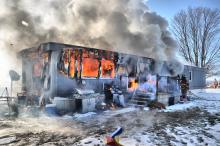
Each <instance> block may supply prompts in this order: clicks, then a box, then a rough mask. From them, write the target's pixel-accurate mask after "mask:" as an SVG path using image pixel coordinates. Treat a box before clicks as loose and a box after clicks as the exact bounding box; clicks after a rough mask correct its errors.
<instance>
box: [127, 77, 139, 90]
mask: <svg viewBox="0 0 220 146" xmlns="http://www.w3.org/2000/svg"><path fill="white" fill-rule="evenodd" d="M137 88H138V83H137V82H135V79H131V80H130V87H129V88H128V91H130V92H132V91H134V90H136V89H137Z"/></svg>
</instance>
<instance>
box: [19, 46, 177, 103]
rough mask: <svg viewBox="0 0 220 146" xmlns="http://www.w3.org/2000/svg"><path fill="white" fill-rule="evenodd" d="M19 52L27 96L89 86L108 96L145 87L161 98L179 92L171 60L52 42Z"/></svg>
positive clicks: (62, 93)
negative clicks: (110, 93) (112, 92)
mask: <svg viewBox="0 0 220 146" xmlns="http://www.w3.org/2000/svg"><path fill="white" fill-rule="evenodd" d="M18 56H19V57H21V59H22V85H23V90H24V91H25V92H26V94H27V96H37V97H39V96H41V97H43V98H44V99H47V100H48V99H53V98H54V97H70V96H72V95H73V94H74V93H76V91H78V92H87V91H88V90H90V91H93V92H95V93H105V96H106V97H105V98H108V92H109V91H112V90H117V91H118V92H120V93H119V94H126V95H130V96H131V95H133V93H134V92H136V90H137V89H140V90H142V89H145V88H151V92H152V94H154V96H155V97H156V94H157V97H159V98H158V99H161V100H163V98H160V97H164V96H167V97H168V96H169V97H170V96H178V95H179V88H178V81H177V79H176V78H175V77H174V76H176V75H175V71H174V70H172V67H170V66H169V63H168V62H157V61H155V60H154V59H151V58H147V57H140V56H135V55H129V54H124V53H118V52H113V51H108V50H101V49H95V48H87V47H82V46H74V45H67V44H60V43H53V42H50V43H43V44H41V45H40V46H39V47H37V48H30V49H25V50H22V51H20V52H19V53H18ZM146 83H147V84H146Z"/></svg>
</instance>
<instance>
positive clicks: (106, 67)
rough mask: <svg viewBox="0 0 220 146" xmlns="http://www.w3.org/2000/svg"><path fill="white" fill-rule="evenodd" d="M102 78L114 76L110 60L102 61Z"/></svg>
mask: <svg viewBox="0 0 220 146" xmlns="http://www.w3.org/2000/svg"><path fill="white" fill-rule="evenodd" d="M101 64H102V77H111V78H114V76H115V69H114V68H115V65H114V62H113V61H112V60H102V61H101Z"/></svg>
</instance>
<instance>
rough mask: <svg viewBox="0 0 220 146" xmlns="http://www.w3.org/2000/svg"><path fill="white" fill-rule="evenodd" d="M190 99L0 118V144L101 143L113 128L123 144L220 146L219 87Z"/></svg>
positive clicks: (89, 145)
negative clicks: (160, 106)
mask: <svg viewBox="0 0 220 146" xmlns="http://www.w3.org/2000/svg"><path fill="white" fill-rule="evenodd" d="M192 92H193V96H192V97H191V99H192V100H191V101H189V102H186V103H184V104H176V105H173V106H169V107H167V109H166V110H149V109H148V108H144V109H139V108H135V107H127V108H121V109H115V110H109V111H105V112H102V113H95V112H90V113H86V114H78V113H76V114H74V115H65V116H63V117H47V116H46V117H45V116H40V117H38V118H36V117H33V116H32V117H24V116H23V117H19V118H17V119H16V120H10V119H1V118H0V144H3V145H7V144H8V145H45V146H48V145H49V146H50V145H67V146H68V145H71V146H98V145H99V146H104V145H105V137H106V136H108V135H110V134H111V133H112V132H113V131H114V130H115V129H116V128H117V127H118V126H120V127H122V128H123V129H124V131H123V133H122V134H121V135H120V143H121V144H123V145H124V146H155V145H161V146H162V145H163V146H167V145H171V146H185V145H189V146H205V145H208V146H220V90H219V89H206V90H193V91H192Z"/></svg>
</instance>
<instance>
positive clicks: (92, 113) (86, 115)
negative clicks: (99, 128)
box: [74, 112, 96, 119]
mask: <svg viewBox="0 0 220 146" xmlns="http://www.w3.org/2000/svg"><path fill="white" fill-rule="evenodd" d="M93 115H96V113H95V112H88V113H85V114H78V113H76V114H74V117H75V118H77V119H80V118H86V117H91V116H93Z"/></svg>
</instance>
